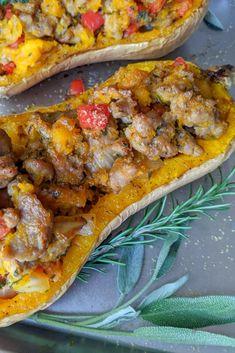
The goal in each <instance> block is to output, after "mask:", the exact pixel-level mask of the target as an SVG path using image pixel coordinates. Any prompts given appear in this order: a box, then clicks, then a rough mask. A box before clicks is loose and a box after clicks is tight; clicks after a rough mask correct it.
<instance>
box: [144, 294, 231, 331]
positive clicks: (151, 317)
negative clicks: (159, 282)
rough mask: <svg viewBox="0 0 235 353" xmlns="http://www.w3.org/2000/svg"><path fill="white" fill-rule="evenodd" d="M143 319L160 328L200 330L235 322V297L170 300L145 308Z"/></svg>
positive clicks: (157, 302) (154, 303)
mask: <svg viewBox="0 0 235 353" xmlns="http://www.w3.org/2000/svg"><path fill="white" fill-rule="evenodd" d="M141 317H142V318H143V319H144V320H147V321H150V322H152V323H154V324H157V325H160V326H173V327H185V328H199V327H205V326H213V325H222V324H227V323H232V322H235V297H233V296H206V297H197V298H168V299H163V300H160V301H156V302H153V303H151V304H150V305H148V306H146V307H144V308H143V310H142V311H141Z"/></svg>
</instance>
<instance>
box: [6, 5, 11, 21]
mask: <svg viewBox="0 0 235 353" xmlns="http://www.w3.org/2000/svg"><path fill="white" fill-rule="evenodd" d="M12 8H13V6H12V4H7V5H6V6H5V10H6V13H5V18H6V19H7V20H10V19H11V18H12V16H13V13H12Z"/></svg>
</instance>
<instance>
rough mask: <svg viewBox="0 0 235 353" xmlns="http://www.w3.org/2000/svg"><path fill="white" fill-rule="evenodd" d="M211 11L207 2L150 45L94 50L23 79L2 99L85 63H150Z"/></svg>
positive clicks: (2, 89)
mask: <svg viewBox="0 0 235 353" xmlns="http://www.w3.org/2000/svg"><path fill="white" fill-rule="evenodd" d="M207 9H208V0H203V2H202V5H201V7H200V8H198V9H197V10H195V11H194V12H193V13H192V15H191V16H190V17H188V18H187V19H186V20H185V22H184V23H183V25H182V26H180V27H179V28H176V29H175V31H174V32H173V33H171V34H169V35H168V36H165V37H159V38H156V39H154V40H151V41H149V42H140V43H133V44H118V45H112V46H109V47H106V48H103V49H97V50H95V49H93V50H89V51H87V52H84V53H80V54H76V55H73V56H71V57H69V58H67V59H65V60H64V61H63V62H60V63H58V64H57V65H53V66H51V67H48V68H46V69H42V70H41V71H39V72H38V73H36V74H35V75H33V76H31V77H28V78H25V79H23V80H22V81H21V82H20V83H16V84H12V85H10V86H6V87H0V96H2V97H11V96H13V95H15V94H18V93H21V92H23V91H25V90H26V89H28V88H30V87H32V86H34V85H35V84H37V83H39V82H41V81H42V80H44V79H46V78H48V77H51V76H53V75H55V74H57V73H59V72H61V71H65V70H69V69H73V68H75V67H77V66H82V65H85V64H91V63H97V62H104V61H111V60H141V59H145V60H146V59H157V58H160V57H162V56H164V55H166V54H168V53H170V52H171V51H173V50H175V49H176V48H177V47H179V46H180V45H182V44H183V43H184V42H185V41H186V40H187V39H188V38H189V37H190V36H191V34H192V33H193V32H194V31H195V30H196V29H197V28H198V26H199V24H200V22H201V21H202V19H203V18H204V16H205V14H206V12H207Z"/></svg>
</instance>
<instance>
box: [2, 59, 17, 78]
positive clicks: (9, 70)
mask: <svg viewBox="0 0 235 353" xmlns="http://www.w3.org/2000/svg"><path fill="white" fill-rule="evenodd" d="M2 68H3V70H4V71H5V73H6V74H7V75H12V74H13V72H14V70H15V68H16V64H15V63H14V61H10V62H9V63H7V64H3V65H2Z"/></svg>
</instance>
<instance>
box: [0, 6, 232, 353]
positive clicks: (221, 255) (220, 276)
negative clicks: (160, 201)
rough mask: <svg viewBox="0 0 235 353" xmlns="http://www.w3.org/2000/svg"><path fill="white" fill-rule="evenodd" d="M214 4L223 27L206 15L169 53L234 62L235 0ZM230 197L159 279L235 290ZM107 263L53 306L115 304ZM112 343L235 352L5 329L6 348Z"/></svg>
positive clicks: (58, 87) (203, 290) (99, 77)
mask: <svg viewBox="0 0 235 353" xmlns="http://www.w3.org/2000/svg"><path fill="white" fill-rule="evenodd" d="M210 8H211V9H212V10H213V11H214V12H215V13H216V14H217V15H218V16H219V18H220V20H221V21H222V23H223V25H224V28H225V29H224V31H218V30H215V29H212V28H210V27H208V26H207V25H206V24H205V23H202V24H201V25H200V27H199V29H198V30H197V31H196V32H195V33H194V34H193V35H192V37H191V38H190V39H189V40H188V41H187V43H185V44H184V45H183V46H182V47H181V48H179V49H177V50H176V51H175V52H173V53H171V54H170V55H168V56H167V58H175V57H177V56H183V57H184V58H185V59H187V60H191V61H193V62H195V63H197V64H199V65H201V66H202V67H205V68H207V67H209V66H214V65H220V64H227V63H230V64H233V65H234V64H235V59H234V58H235V29H234V26H235V22H234V18H235V0H213V1H211V2H210ZM126 63H127V62H123V61H116V62H108V63H101V64H94V65H90V66H84V67H81V68H77V69H74V70H71V71H68V72H65V73H61V74H59V75H57V76H55V77H53V78H51V79H48V80H46V81H44V82H42V83H40V84H39V85H37V86H35V87H33V88H31V89H30V90H28V91H27V92H25V93H22V94H20V95H18V96H16V97H13V98H11V99H9V100H0V113H1V114H6V113H13V112H14V113H15V112H20V111H22V110H23V109H25V108H28V107H30V106H32V105H36V106H41V105H51V104H54V103H56V102H59V101H61V100H63V99H64V98H65V95H66V91H67V89H68V87H69V83H70V82H71V80H72V79H75V78H78V77H79V78H82V79H83V80H84V82H85V84H86V86H87V87H91V86H92V85H94V84H96V83H99V82H101V81H103V80H105V79H106V78H108V77H109V76H110V75H112V74H113V73H114V72H115V70H117V69H118V68H119V67H120V66H122V65H125V64H126ZM234 93H235V91H233V94H234ZM234 162H235V157H234V156H233V157H232V158H230V160H229V161H227V162H226V163H225V164H224V165H223V167H222V171H223V172H224V173H225V174H226V173H228V171H229V170H231V169H232V167H233V166H234ZM215 175H216V173H215ZM204 183H205V178H203V179H201V180H199V181H197V182H195V183H194V186H197V185H200V184H204ZM186 189H187V186H186V187H184V188H181V189H180V190H177V191H176V194H177V197H178V198H180V197H183V195H184V193H185V190H186ZM230 201H232V207H231V208H230V209H229V210H228V211H225V212H222V213H219V214H218V215H216V220H215V221H211V220H209V219H208V218H203V219H202V220H200V221H196V222H194V224H193V228H192V230H190V231H189V232H188V234H189V239H188V240H185V241H184V242H183V244H182V245H181V249H180V251H179V254H178V258H177V262H176V264H175V265H174V269H173V270H172V271H171V272H170V273H169V274H168V275H166V276H165V277H164V278H163V279H161V280H160V281H159V285H160V284H161V283H162V282H164V281H170V280H175V279H177V278H179V276H181V275H183V274H185V273H189V274H190V279H189V281H188V283H187V284H186V285H185V286H184V287H183V289H181V290H180V291H179V292H178V295H184V296H191V295H206V294H224V295H235V283H234V273H235V259H234V257H235V256H234V255H235V218H234V214H235V202H234V200H231V199H230ZM137 217H138V216H137ZM157 246H158V245H156V247H157ZM155 250H157V249H155V248H154V249H149V250H147V255H146V264H145V270H144V274H143V276H142V277H143V278H142V280H143V282H144V280H145V278H146V276H147V275H149V272H150V264H151V261H152V258H153V257H154V252H156V251H155ZM155 256H156V255H155ZM106 270H107V273H105V274H97V273H92V275H91V277H90V279H89V282H88V283H87V284H85V283H81V282H79V281H76V282H75V283H74V284H73V285H72V286H71V288H70V289H69V290H68V291H67V293H66V294H65V295H64V296H63V297H62V298H61V299H60V300H58V301H57V302H56V303H55V304H53V305H52V306H51V307H50V308H49V309H48V310H49V311H50V310H53V311H60V312H76V311H77V312H79V311H80V312H86V311H87V312H88V311H96V312H99V311H104V310H107V309H109V308H110V307H112V305H113V304H114V303H115V302H116V301H117V298H118V293H117V290H116V283H115V281H116V273H117V272H116V271H117V269H116V267H112V266H109V267H107V268H106ZM140 286H141V284H140ZM101 288H102V290H101ZM211 331H212V332H219V333H222V334H227V335H232V336H234V335H235V325H233V324H230V325H224V326H223V327H216V328H211ZM141 347H142V348H141ZM110 351H112V352H113V353H114V352H119V353H121V352H123V353H124V352H146V351H148V352H150V351H153V352H172V353H173V352H174V353H187V352H197V353H199V352H200V353H232V352H234V349H229V348H227V349H223V348H216V347H192V346H182V345H170V344H162V343H152V342H150V341H147V340H146V341H140V340H133V339H132V340H130V339H124V338H117V337H116V338H115V339H113V340H111V339H110V338H109V339H108V338H107V337H105V336H102V337H95V336H91V335H89V337H87V336H86V337H85V336H84V335H83V336H82V335H72V334H70V333H68V332H65V331H64V332H56V331H54V330H52V329H50V328H46V329H45V328H39V327H33V326H30V325H29V324H26V323H23V324H16V325H13V326H11V327H8V328H4V329H1V330H0V352H17V353H31V352H34V353H51V352H58V353H60V352H61V353H67V352H71V353H73V352H76V353H80V352H85V353H90V352H96V353H99V352H102V353H106V352H110Z"/></svg>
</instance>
